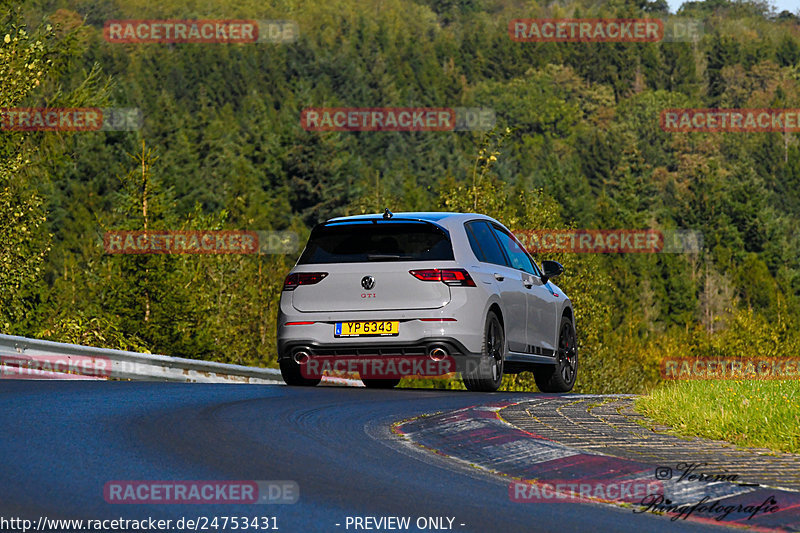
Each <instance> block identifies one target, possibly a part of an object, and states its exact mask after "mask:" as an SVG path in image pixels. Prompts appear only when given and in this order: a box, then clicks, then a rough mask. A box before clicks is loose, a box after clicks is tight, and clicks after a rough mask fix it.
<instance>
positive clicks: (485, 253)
mask: <svg viewBox="0 0 800 533" xmlns="http://www.w3.org/2000/svg"><path fill="white" fill-rule="evenodd" d="M466 227H467V237H468V238H469V244H470V246H471V247H472V251H473V252H474V253H475V257H477V258H478V261H483V262H484V263H494V264H496V265H507V264H508V263H506V258H505V257H504V256H503V251H502V250H501V249H500V245H499V244H498V243H497V239H495V237H494V233H493V232H492V228H491V227H490V226H489V223H488V222H485V221H483V220H479V221H476V222H468V223H467V224H466Z"/></svg>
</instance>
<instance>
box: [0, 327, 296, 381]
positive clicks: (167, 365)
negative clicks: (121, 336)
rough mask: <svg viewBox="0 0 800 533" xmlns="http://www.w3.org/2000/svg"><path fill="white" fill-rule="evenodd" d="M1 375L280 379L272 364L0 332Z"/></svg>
mask: <svg viewBox="0 0 800 533" xmlns="http://www.w3.org/2000/svg"><path fill="white" fill-rule="evenodd" d="M0 377H4V378H20V379H26V378H27V379H108V378H112V379H113V378H117V379H130V380H136V381H181V382H195V383H254V384H258V383H264V384H276V383H281V384H282V383H283V379H282V378H281V373H280V371H279V370H276V369H274V368H255V367H249V366H242V365H230V364H225V363H217V362H213V361H198V360H195V359H182V358H179V357H169V356H166V355H156V354H145V353H137V352H127V351H123V350H110V349H106V348H94V347H91V346H81V345H79V344H66V343H63V342H52V341H43V340H38V339H28V338H25V337H17V336H14V335H0Z"/></svg>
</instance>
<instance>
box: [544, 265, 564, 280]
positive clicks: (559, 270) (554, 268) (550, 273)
mask: <svg viewBox="0 0 800 533" xmlns="http://www.w3.org/2000/svg"><path fill="white" fill-rule="evenodd" d="M542 270H543V271H544V275H543V276H542V283H547V281H548V280H549V279H550V278H554V277H556V276H560V275H561V274H563V273H564V265H562V264H561V263H559V262H558V261H542Z"/></svg>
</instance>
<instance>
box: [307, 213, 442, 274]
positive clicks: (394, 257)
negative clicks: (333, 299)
mask: <svg viewBox="0 0 800 533" xmlns="http://www.w3.org/2000/svg"><path fill="white" fill-rule="evenodd" d="M453 259H454V258H453V246H452V244H451V243H450V236H449V235H448V234H447V232H445V231H444V230H443V229H441V228H440V227H438V226H436V225H434V224H430V223H428V222H417V221H408V222H403V221H396V222H395V221H376V222H372V221H369V222H367V221H364V222H360V221H359V222H345V223H334V224H325V225H320V226H317V227H316V228H314V230H313V231H312V232H311V237H310V238H309V240H308V244H307V245H306V249H305V251H304V252H303V255H302V256H300V260H299V261H298V264H313V263H365V262H369V261H452V260H453Z"/></svg>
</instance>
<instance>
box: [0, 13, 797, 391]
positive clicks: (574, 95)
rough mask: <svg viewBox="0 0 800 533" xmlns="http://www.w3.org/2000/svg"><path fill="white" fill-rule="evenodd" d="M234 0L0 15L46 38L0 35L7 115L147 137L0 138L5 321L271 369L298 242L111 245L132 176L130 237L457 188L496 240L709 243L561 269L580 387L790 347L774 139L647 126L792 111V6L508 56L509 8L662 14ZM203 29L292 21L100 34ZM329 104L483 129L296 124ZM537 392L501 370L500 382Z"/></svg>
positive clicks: (778, 145) (408, 206) (787, 225)
mask: <svg viewBox="0 0 800 533" xmlns="http://www.w3.org/2000/svg"><path fill="white" fill-rule="evenodd" d="M240 4H241V5H238V4H237V6H236V7H233V6H232V5H229V4H228V3H225V2H221V1H220V2H216V1H210V2H206V3H205V7H206V8H207V9H208V10H209V11H208V12H204V13H191V12H187V11H186V7H185V6H184V4H183V3H180V2H175V1H173V0H165V1H163V2H160V3H158V4H157V5H153V4H151V3H148V2H145V1H143V0H142V1H136V2H115V1H111V0H107V1H102V2H89V1H84V0H36V1H31V2H29V3H26V4H25V5H24V6H22V8H20V9H22V11H17V8H18V6H15V5H10V7H9V8H7V11H8V13H7V14H6V16H5V17H4V18H3V19H2V25H3V28H2V32H0V40H2V39H3V37H4V36H5V35H6V34H9V35H11V36H14V35H16V32H17V31H18V29H19V28H20V27H27V31H29V32H30V36H28V37H25V38H24V40H25V42H28V41H31V42H35V41H40V43H41V47H40V48H35V47H34V48H32V49H30V50H28V51H27V52H25V54H27V55H20V54H22V52H21V51H20V52H19V53H18V54H17V55H16V56H14V57H12V56H11V54H10V51H11V50H12V49H13V50H18V49H19V47H20V46H21V45H20V44H19V43H20V42H21V41H19V42H16V41H15V42H12V43H4V42H2V41H0V49H1V50H2V51H3V55H2V61H3V67H4V68H8V67H9V66H11V67H13V68H14V69H15V70H14V72H15V73H17V74H18V75H20V78H19V80H18V84H17V85H14V86H13V87H12V84H11V83H10V81H7V79H6V78H4V80H3V86H2V88H0V96H2V102H0V103H2V106H6V107H10V106H14V105H50V106H55V105H62V106H68V105H86V106H89V105H98V106H106V105H108V106H115V107H138V108H140V109H141V110H142V112H143V114H144V117H145V123H144V127H143V129H142V130H141V131H138V132H93V133H81V134H57V133H30V134H22V133H16V132H6V131H0V245H1V246H0V304H2V305H0V330H2V331H3V332H13V333H17V334H26V335H34V336H46V337H48V338H54V339H58V340H67V341H73V342H87V343H90V344H97V345H107V346H113V347H127V348H131V349H149V350H151V351H153V352H160V353H168V354H172V355H180V356H185V357H203V358H210V359H215V360H220V361H230V362H238V363H247V364H268V363H273V362H274V357H275V353H274V335H275V328H274V325H275V315H276V305H277V297H278V295H279V292H280V288H281V285H282V281H283V276H284V275H285V273H286V271H287V270H288V269H289V268H290V266H291V264H292V262H293V260H294V259H295V258H296V255H297V254H293V255H292V254H290V255H288V256H263V255H262V256H216V257H215V256H111V255H107V254H104V253H103V250H102V247H101V245H100V243H101V238H102V234H103V232H105V231H106V230H108V229H141V228H143V227H144V223H145V221H144V218H143V215H142V194H141V190H140V189H138V188H137V186H136V185H135V184H136V183H141V181H137V180H142V179H143V178H146V179H147V181H148V183H149V184H150V188H149V190H148V198H149V204H148V205H149V215H148V217H149V218H148V224H149V226H150V227H153V228H158V229H191V228H205V229H212V228H226V229H254V230H283V229H292V230H294V231H297V232H298V234H299V235H300V239H301V242H302V241H303V239H304V238H305V237H306V236H307V234H308V231H309V229H310V227H311V226H313V224H315V223H317V222H320V221H322V220H325V219H326V218H329V217H331V216H336V215H342V214H354V213H362V212H373V211H379V210H382V209H383V208H384V207H389V208H390V209H392V210H394V211H399V210H429V209H464V210H471V209H472V208H473V206H474V205H475V201H476V195H477V198H478V210H482V211H484V212H487V213H489V214H494V215H496V216H498V217H500V218H501V220H502V221H503V222H506V223H507V224H509V225H510V226H512V227H513V228H514V229H538V228H561V227H577V228H648V227H653V228H659V229H670V228H681V229H692V230H697V231H700V232H702V234H703V237H704V240H705V249H704V251H703V253H701V254H697V255H688V254H659V255H646V256H645V255H643V254H641V255H640V254H628V255H621V254H620V255H616V254H609V255H605V256H588V255H583V254H572V255H571V256H570V255H568V254H562V256H560V257H557V258H556V259H558V260H561V261H562V262H563V263H564V264H565V265H566V266H567V267H568V271H567V274H566V275H565V276H564V278H562V280H560V283H561V284H562V285H563V286H564V288H565V289H566V290H568V291H569V292H570V294H571V295H573V297H574V299H575V301H576V305H577V306H578V308H577V313H578V315H579V321H578V336H579V341H580V342H581V343H582V353H583V354H585V358H584V359H582V367H581V368H582V370H581V374H579V378H578V385H577V389H576V390H580V391H594V392H600V391H602V392H627V391H636V390H640V389H641V388H643V387H647V386H649V385H651V384H652V383H653V382H655V381H656V380H657V376H658V372H657V364H658V360H659V358H660V357H662V356H663V355H665V354H672V355H676V354H677V355H688V354H691V353H695V352H703V353H705V354H709V353H711V352H713V350H719V349H725V346H727V345H731V343H734V342H735V343H743V342H744V341H743V340H741V339H743V338H744V337H745V336H746V335H750V336H753V337H754V338H759V339H773V338H776V339H780V341H781V342H785V343H786V345H787V347H793V348H787V349H789V351H791V350H792V349H796V347H797V346H800V342H797V333H796V332H797V331H800V327H798V326H800V319H798V317H799V316H800V298H798V297H799V296H800V260H799V259H800V254H799V253H798V249H799V248H798V246H799V245H800V240H799V239H800V238H798V236H797V227H798V224H800V145H799V144H798V142H797V139H796V136H795V134H793V133H782V132H778V133H724V134H720V133H709V134H706V133H694V134H683V133H669V132H665V131H663V130H662V129H661V128H660V127H659V115H660V113H661V111H662V110H663V109H666V108H680V107H726V106H734V105H735V106H741V107H788V108H792V107H794V108H797V107H800V89H798V81H799V80H800V76H799V75H798V72H797V65H798V62H800V44H798V37H797V35H796V30H794V29H793V28H794V26H793V24H795V23H796V18H795V17H794V15H791V14H788V13H782V14H780V15H776V14H775V13H772V11H771V10H770V8H769V5H768V4H767V3H765V2H761V1H735V2H732V1H729V0H707V1H704V2H687V3H684V5H683V7H682V8H681V15H685V16H687V17H697V18H699V19H701V20H702V21H703V23H704V28H705V35H704V36H703V37H702V38H701V39H700V40H699V41H697V42H694V43H689V42H685V43H673V42H663V43H567V44H559V43H517V42H513V41H512V40H511V39H510V38H509V36H508V26H507V23H508V20H509V19H512V18H518V17H531V18H533V17H541V18H546V17H561V16H563V17H569V16H576V17H577V16H587V17H594V16H609V17H611V16H618V17H636V16H648V17H659V16H663V14H664V13H665V11H666V2H664V1H663V0H657V1H646V0H616V1H613V2H592V1H589V0H575V1H571V0H559V1H553V2H538V3H518V2H511V3H508V2H501V1H499V0H447V1H435V0H417V1H416V2H414V1H410V0H368V1H366V2H349V1H346V0H338V1H332V2H331V1H327V0H326V1H316V0H314V1H311V2H296V1H294V0H284V1H278V2H272V3H269V4H264V3H263V2H257V1H254V0H253V1H247V2H242V3H240ZM4 5H6V4H4ZM223 13H224V14H225V16H233V15H232V14H233V13H235V16H236V17H241V18H254V19H259V20H266V19H271V18H272V19H286V18H289V19H294V20H296V21H297V23H298V24H299V27H300V30H301V31H300V37H299V39H298V40H297V41H296V42H294V43H290V44H266V43H263V44H236V45H226V44H218V45H209V44H141V45H132V44H131V45H128V44H125V45H123V44H110V43H108V42H106V41H105V40H104V39H103V36H102V25H103V23H104V21H105V20H108V19H115V18H118V19H119V18H133V17H140V18H148V17H151V18H201V17H212V16H222V15H220V14H223ZM48 22H50V23H52V24H54V25H55V28H53V29H47V26H46V25H47V24H48ZM37 28H40V29H37ZM15 47H16V48H15ZM19 50H21V49H19ZM47 59H51V60H52V62H51V63H47V64H46V65H45V64H42V65H41V66H42V68H41V69H39V67H38V66H37V67H36V68H34V69H32V70H31V69H28V70H25V69H24V68H20V67H21V64H23V63H26V62H31V61H34V60H37V61H46V60H47ZM20 62H22V63H20ZM37 65H38V63H37ZM40 70H41V73H40ZM20 73H21V74H20ZM108 76H110V77H111V78H112V81H109V79H108ZM10 79H11V78H8V80H10ZM346 106H352V107H369V106H393V107H399V106H431V107H462V106H466V107H470V106H473V107H479V106H482V107H490V108H493V109H494V110H495V111H496V114H497V123H498V127H497V129H496V130H495V132H494V133H493V134H491V135H489V136H488V137H486V136H484V134H483V133H481V132H435V133H431V132H395V133H391V132H378V133H369V132H309V131H305V130H304V129H303V128H302V127H301V125H300V114H301V112H302V110H303V109H305V108H308V107H346ZM506 128H508V130H506ZM503 132H505V133H503ZM143 140H145V141H146V142H145V144H144V146H145V147H146V148H145V150H150V149H152V150H153V153H152V154H151V156H148V161H149V162H150V166H149V168H147V169H146V171H145V172H144V174H143V173H142V170H141V160H137V159H136V158H135V157H134V158H131V156H132V155H133V156H136V154H141V153H142V152H141V151H142V146H143V144H142V141H143ZM481 149H486V150H487V151H486V152H484V153H481V152H480V150H481ZM490 156H492V157H495V160H492V161H489V158H490ZM156 157H157V159H156ZM298 252H299V251H298ZM549 258H552V257H537V259H540V260H541V259H549ZM709 317H713V319H712V318H709ZM777 322H780V324H782V326H781V327H782V329H781V331H780V332H777V333H775V334H774V335H773V334H772V333H770V332H769V327H770V326H769V324H770V323H777ZM729 338H730V339H733V340H732V341H731V343H727V339H729ZM726 343H727V344H726ZM752 346H756V344H755V343H754V344H752ZM795 355H796V353H795ZM532 383H533V382H532V380H531V379H530V377H529V376H520V377H519V378H518V379H514V380H512V382H509V386H514V387H518V388H526V387H531V386H532Z"/></svg>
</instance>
